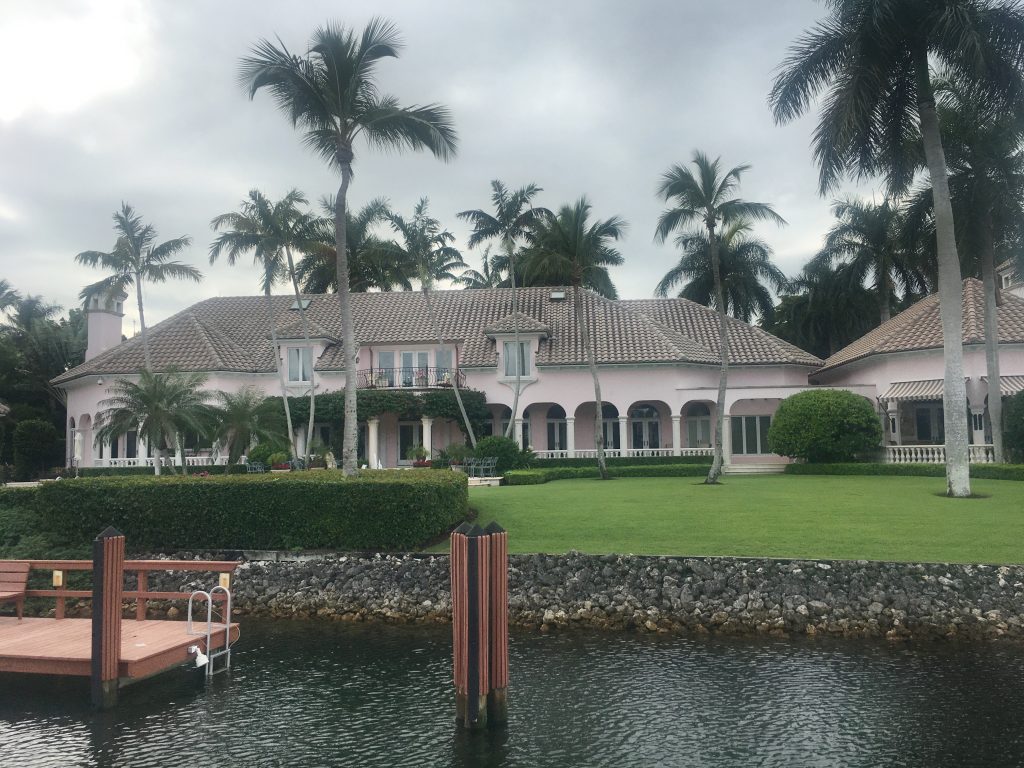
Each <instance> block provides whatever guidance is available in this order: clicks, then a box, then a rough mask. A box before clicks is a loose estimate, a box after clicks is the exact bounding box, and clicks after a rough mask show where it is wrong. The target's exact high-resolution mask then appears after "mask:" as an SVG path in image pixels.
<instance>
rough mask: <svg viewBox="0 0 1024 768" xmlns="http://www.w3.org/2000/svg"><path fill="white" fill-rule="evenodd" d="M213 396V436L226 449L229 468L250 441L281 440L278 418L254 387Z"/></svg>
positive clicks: (236, 461)
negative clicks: (214, 400) (214, 401)
mask: <svg viewBox="0 0 1024 768" xmlns="http://www.w3.org/2000/svg"><path fill="white" fill-rule="evenodd" d="M214 395H215V398H216V403H215V405H214V408H213V417H214V430H213V434H214V436H215V437H216V439H217V441H218V442H219V443H221V444H222V445H224V446H226V447H227V449H228V463H229V464H237V463H238V460H239V459H240V458H241V457H242V454H243V453H245V452H246V451H247V450H248V449H249V447H250V446H251V445H252V444H253V441H256V440H258V441H260V442H277V441H278V440H280V439H281V438H282V437H284V435H282V434H281V426H282V425H281V414H280V413H279V412H278V411H277V409H275V408H273V406H272V405H271V404H270V401H269V400H268V399H267V398H266V397H264V395H263V393H262V392H261V391H260V390H258V389H257V388H256V387H243V388H242V389H240V390H238V391H237V392H216V393H214Z"/></svg>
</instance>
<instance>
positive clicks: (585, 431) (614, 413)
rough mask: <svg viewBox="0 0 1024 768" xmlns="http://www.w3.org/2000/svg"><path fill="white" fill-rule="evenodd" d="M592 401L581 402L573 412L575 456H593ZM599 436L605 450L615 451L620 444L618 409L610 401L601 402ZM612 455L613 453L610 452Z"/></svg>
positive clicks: (593, 423)
mask: <svg viewBox="0 0 1024 768" xmlns="http://www.w3.org/2000/svg"><path fill="white" fill-rule="evenodd" d="M596 406H597V404H596V403H595V402H593V401H590V402H587V403H581V404H580V405H579V407H578V408H576V413H575V414H574V416H575V418H574V420H573V421H574V425H573V426H574V427H575V429H574V432H575V442H574V447H575V449H576V456H578V457H581V458H582V457H586V458H590V457H592V456H594V454H595V450H594V428H595V418H594V417H595V415H596V412H595V408H596ZM600 429H601V437H602V440H603V443H602V445H604V449H605V450H606V451H616V450H618V449H619V448H620V447H621V445H622V438H621V436H620V434H619V409H618V408H616V407H615V406H614V405H613V404H612V403H607V402H602V403H601V426H600ZM612 455H614V454H612Z"/></svg>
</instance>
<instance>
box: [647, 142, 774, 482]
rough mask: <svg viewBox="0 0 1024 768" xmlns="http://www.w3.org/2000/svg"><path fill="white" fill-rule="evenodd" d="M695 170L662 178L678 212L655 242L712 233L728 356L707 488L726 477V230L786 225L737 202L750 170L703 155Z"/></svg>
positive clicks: (661, 225)
mask: <svg viewBox="0 0 1024 768" xmlns="http://www.w3.org/2000/svg"><path fill="white" fill-rule="evenodd" d="M691 165H692V166H693V168H688V167H685V166H682V165H673V166H672V167H671V168H669V170H668V171H666V172H665V174H664V175H663V176H662V177H661V184H660V186H659V188H658V194H659V196H660V197H662V198H663V199H664V200H665V201H671V202H672V204H673V206H674V207H671V208H669V209H667V210H666V211H664V212H663V213H662V214H661V216H660V217H659V219H658V227H657V230H656V232H655V239H656V240H658V241H659V242H664V241H665V239H666V238H667V237H668V236H669V235H670V234H671V233H672V232H674V231H676V230H680V229H684V228H685V227H688V226H691V225H693V224H699V225H703V227H704V228H705V229H706V231H707V249H706V250H707V261H708V262H709V263H710V266H711V278H712V282H713V286H714V306H715V308H716V309H717V310H718V341H719V346H720V348H721V355H722V361H721V373H720V375H719V380H718V415H717V418H716V426H715V457H714V459H713V460H712V462H711V469H710V471H709V472H708V477H707V482H708V483H709V484H713V483H717V482H718V478H719V477H721V475H722V463H723V456H722V429H723V425H724V423H725V422H724V418H725V390H726V387H727V386H728V381H729V323H728V320H727V319H726V318H727V314H728V313H727V306H726V298H725V285H724V283H723V280H722V263H721V256H720V244H719V241H720V238H721V234H720V230H721V228H722V227H727V226H728V225H730V224H732V223H733V222H737V221H764V220H768V221H773V222H775V223H776V224H785V223H786V222H785V220H784V219H783V218H782V217H781V216H779V214H777V213H776V212H775V210H774V209H773V208H772V207H771V206H770V205H768V204H767V203H753V202H749V201H747V200H742V199H740V198H738V197H733V195H734V194H735V193H736V191H737V189H738V187H739V184H740V177H741V176H742V175H743V173H744V172H746V171H747V170H749V168H750V166H749V165H737V166H736V167H734V168H731V169H730V170H728V171H725V172H723V169H722V161H721V158H715V159H714V160H712V159H711V158H710V157H709V156H708V155H705V154H704V153H703V152H701V151H699V150H698V151H696V152H694V153H693V160H692V161H691ZM684 231H685V230H684Z"/></svg>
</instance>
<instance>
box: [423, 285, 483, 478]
mask: <svg viewBox="0 0 1024 768" xmlns="http://www.w3.org/2000/svg"><path fill="white" fill-rule="evenodd" d="M428 283H429V280H420V284H421V286H422V289H423V298H424V299H425V300H426V302H427V315H428V316H429V317H430V324H431V325H432V326H433V327H434V336H436V337H437V345H438V346H439V347H443V346H444V340H443V339H442V338H441V326H440V325H438V322H437V315H436V314H435V313H434V303H433V302H432V301H431V300H430V286H429V284H428ZM452 392H454V393H455V402H457V403H458V404H459V413H461V414H462V423H463V424H465V425H466V434H467V435H469V444H470V445H472V446H473V448H474V449H476V435H475V434H474V433H473V425H472V424H470V423H469V415H468V414H467V413H466V406H465V405H463V403H462V395H461V394H460V393H459V372H458V370H455V371H453V372H452ZM424 448H426V449H427V451H429V450H430V446H429V445H427V446H424ZM427 458H428V459H429V458H430V456H429V455H428V456H427Z"/></svg>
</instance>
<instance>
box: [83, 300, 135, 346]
mask: <svg viewBox="0 0 1024 768" xmlns="http://www.w3.org/2000/svg"><path fill="white" fill-rule="evenodd" d="M127 298H128V294H126V293H122V294H121V295H120V296H104V295H102V294H100V295H98V296H90V297H89V300H88V303H87V304H86V307H85V317H86V323H87V326H88V330H89V345H88V346H87V347H86V349H85V359H86V360H91V359H92V358H94V357H96V355H98V354H100V353H101V352H106V351H107V350H108V349H111V348H113V347H116V346H117V345H118V344H120V343H121V318H122V317H124V300H125V299H127Z"/></svg>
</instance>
